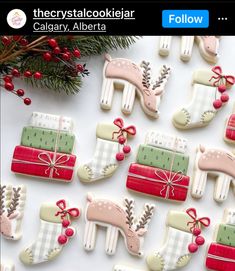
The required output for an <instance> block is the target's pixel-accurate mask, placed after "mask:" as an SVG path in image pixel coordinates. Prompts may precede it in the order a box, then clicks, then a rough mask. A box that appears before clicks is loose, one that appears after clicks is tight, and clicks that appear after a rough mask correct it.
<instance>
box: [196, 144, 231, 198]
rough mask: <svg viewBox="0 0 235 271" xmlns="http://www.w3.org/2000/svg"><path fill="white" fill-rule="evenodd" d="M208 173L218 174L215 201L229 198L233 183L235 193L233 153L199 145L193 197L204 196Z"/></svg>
mask: <svg viewBox="0 0 235 271" xmlns="http://www.w3.org/2000/svg"><path fill="white" fill-rule="evenodd" d="M207 175H212V176H216V185H215V189H214V200H215V201H217V202H223V201H225V200H226V199H227V197H228V191H229V188H230V185H231V184H232V185H233V190H234V195H235V156H234V154H233V153H230V152H227V151H224V150H219V149H206V148H205V147H203V146H199V148H198V150H197V155H196V160H195V174H194V178H193V186H192V192H191V194H192V196H193V197H195V198H201V197H202V196H203V194H204V192H205V187H206V182H207Z"/></svg>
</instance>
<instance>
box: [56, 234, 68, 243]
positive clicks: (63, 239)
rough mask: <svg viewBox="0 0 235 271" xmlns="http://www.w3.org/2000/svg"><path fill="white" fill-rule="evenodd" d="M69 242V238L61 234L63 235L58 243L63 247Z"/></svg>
mask: <svg viewBox="0 0 235 271" xmlns="http://www.w3.org/2000/svg"><path fill="white" fill-rule="evenodd" d="M67 241H68V238H67V236H65V235H64V234H61V235H60V236H59V237H58V243H59V244H61V245H64V244H66V243H67Z"/></svg>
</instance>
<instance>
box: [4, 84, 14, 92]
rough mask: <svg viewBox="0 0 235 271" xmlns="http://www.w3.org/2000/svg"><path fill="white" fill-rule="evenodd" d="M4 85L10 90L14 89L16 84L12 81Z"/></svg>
mask: <svg viewBox="0 0 235 271" xmlns="http://www.w3.org/2000/svg"><path fill="white" fill-rule="evenodd" d="M4 87H5V89H6V90H9V91H12V90H14V85H13V84H12V83H11V82H6V83H5V85H4Z"/></svg>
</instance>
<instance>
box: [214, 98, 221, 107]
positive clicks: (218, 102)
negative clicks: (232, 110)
mask: <svg viewBox="0 0 235 271" xmlns="http://www.w3.org/2000/svg"><path fill="white" fill-rule="evenodd" d="M213 106H214V108H215V109H219V108H220V107H221V106H222V102H221V100H219V99H217V100H215V101H214V102H213Z"/></svg>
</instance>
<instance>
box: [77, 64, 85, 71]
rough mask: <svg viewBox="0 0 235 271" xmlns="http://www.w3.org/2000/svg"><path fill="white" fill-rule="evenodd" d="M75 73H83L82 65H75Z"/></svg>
mask: <svg viewBox="0 0 235 271" xmlns="http://www.w3.org/2000/svg"><path fill="white" fill-rule="evenodd" d="M77 71H78V72H83V71H84V68H83V66H82V64H77Z"/></svg>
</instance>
